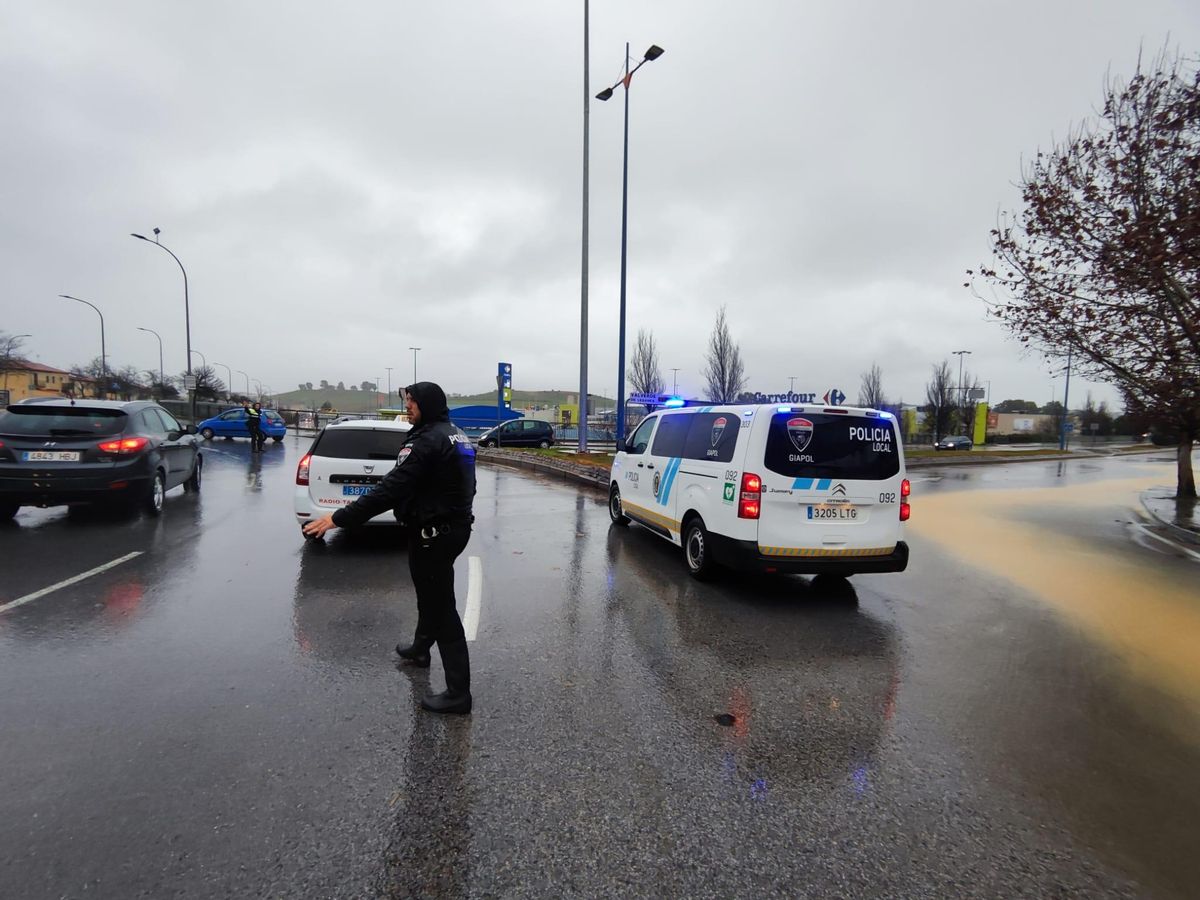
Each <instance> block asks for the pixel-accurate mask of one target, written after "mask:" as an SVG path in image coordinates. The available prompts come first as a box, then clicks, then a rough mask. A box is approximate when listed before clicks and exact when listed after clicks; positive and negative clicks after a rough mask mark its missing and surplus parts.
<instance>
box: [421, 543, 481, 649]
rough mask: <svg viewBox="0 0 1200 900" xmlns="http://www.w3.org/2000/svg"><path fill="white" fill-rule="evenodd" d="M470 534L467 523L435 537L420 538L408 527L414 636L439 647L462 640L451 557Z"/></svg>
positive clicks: (462, 548)
mask: <svg viewBox="0 0 1200 900" xmlns="http://www.w3.org/2000/svg"><path fill="white" fill-rule="evenodd" d="M470 537H471V526H470V525H467V524H463V525H456V526H454V527H453V528H452V530H451V531H450V533H449V534H439V535H438V536H437V537H435V538H423V537H421V530H420V529H419V528H412V529H410V530H409V535H408V571H409V572H410V573H411V574H412V580H413V587H415V588H416V589H417V637H418V640H419V641H422V642H428V643H429V644H433V643H436V644H437V645H438V649H439V650H443V651H444V650H445V647H446V646H447V645H448V644H452V643H456V642H458V641H462V640H465V639H466V635H465V634H464V633H463V626H462V619H460V618H459V617H458V609H457V608H456V606H455V600H454V560H456V559H457V558H458V556H459V554H461V553H462V552H463V550H464V549H465V548H466V546H467V541H468V540H470ZM422 639H423V640H422Z"/></svg>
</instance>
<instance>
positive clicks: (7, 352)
mask: <svg viewBox="0 0 1200 900" xmlns="http://www.w3.org/2000/svg"><path fill="white" fill-rule="evenodd" d="M27 337H33V335H32V334H14V335H13V336H12V337H10V338H9V339H8V343H7V344H5V346H4V390H6V391H7V390H8V367H9V363H11V362H12V348H13V344H15V343H16V342H17V341H19V340H20V339H21V338H27Z"/></svg>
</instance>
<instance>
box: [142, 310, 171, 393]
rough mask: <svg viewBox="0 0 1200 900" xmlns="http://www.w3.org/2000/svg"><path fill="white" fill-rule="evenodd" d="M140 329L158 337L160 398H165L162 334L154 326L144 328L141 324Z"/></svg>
mask: <svg viewBox="0 0 1200 900" xmlns="http://www.w3.org/2000/svg"><path fill="white" fill-rule="evenodd" d="M137 330H138V331H148V332H150V333H151V334H152V335H154V336H155V337H156V338H158V399H159V400H161V399H162V398H163V392H164V391H165V389H166V386H167V379H166V376H165V375H164V374H163V353H162V335H160V334H159V333H158V332H157V331H155V330H154V329H153V328H143V327H142V326H141V325H139V326H138V327H137Z"/></svg>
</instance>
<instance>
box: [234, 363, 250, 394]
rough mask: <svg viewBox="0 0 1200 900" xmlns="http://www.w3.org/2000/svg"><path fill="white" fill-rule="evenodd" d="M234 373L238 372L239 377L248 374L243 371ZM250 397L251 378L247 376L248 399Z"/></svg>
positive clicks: (237, 370) (236, 370)
mask: <svg viewBox="0 0 1200 900" xmlns="http://www.w3.org/2000/svg"><path fill="white" fill-rule="evenodd" d="M234 371H235V372H237V373H238V374H239V375H246V373H245V372H243V371H242V370H241V369H234ZM249 396H250V376H249V375H246V397H247V398H249Z"/></svg>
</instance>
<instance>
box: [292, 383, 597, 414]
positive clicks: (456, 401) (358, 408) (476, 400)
mask: <svg viewBox="0 0 1200 900" xmlns="http://www.w3.org/2000/svg"><path fill="white" fill-rule="evenodd" d="M575 396H577V393H573V392H571V391H513V399H512V405H513V408H514V409H525V408H527V407H533V406H560V405H562V404H564V403H566V402H567V398H568V397H575ZM591 397H592V406H593V408H596V407H597V406H599V407H612V406H613V401H612V400H611V399H610V398H608V397H601V396H600V395H598V394H592V395H591ZM447 399H448V400H449V403H450V408H451V409H453V408H454V407H456V406H494V405H495V403H496V392H495V391H487V392H485V393H480V394H469V395H468V394H451V395H450V396H449V397H448V398H447ZM326 401H328V402H329V404H330V405H331V406H332V407H333V408H334V409H336V410H337V411H338V412H358V413H364V412H374V411H375V410H376V409H378V408H379V406H380V404H382V403H384V402H385V395H384V394H383V393H376V392H374V391H361V390H360V391H352V390H349V389H346V390H340V391H339V390H338V389H337V388H325V389H324V390H322V389H320V388H316V389H314V390H311V391H284V392H281V393H278V394H276V395H275V404H276V405H277V406H278V407H279V408H281V409H320V408H321V406H322V405H323V404H324V403H325V402H326ZM392 405H393V406H400V405H403V398H398V397H397V393H396V392H393V393H392Z"/></svg>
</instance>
